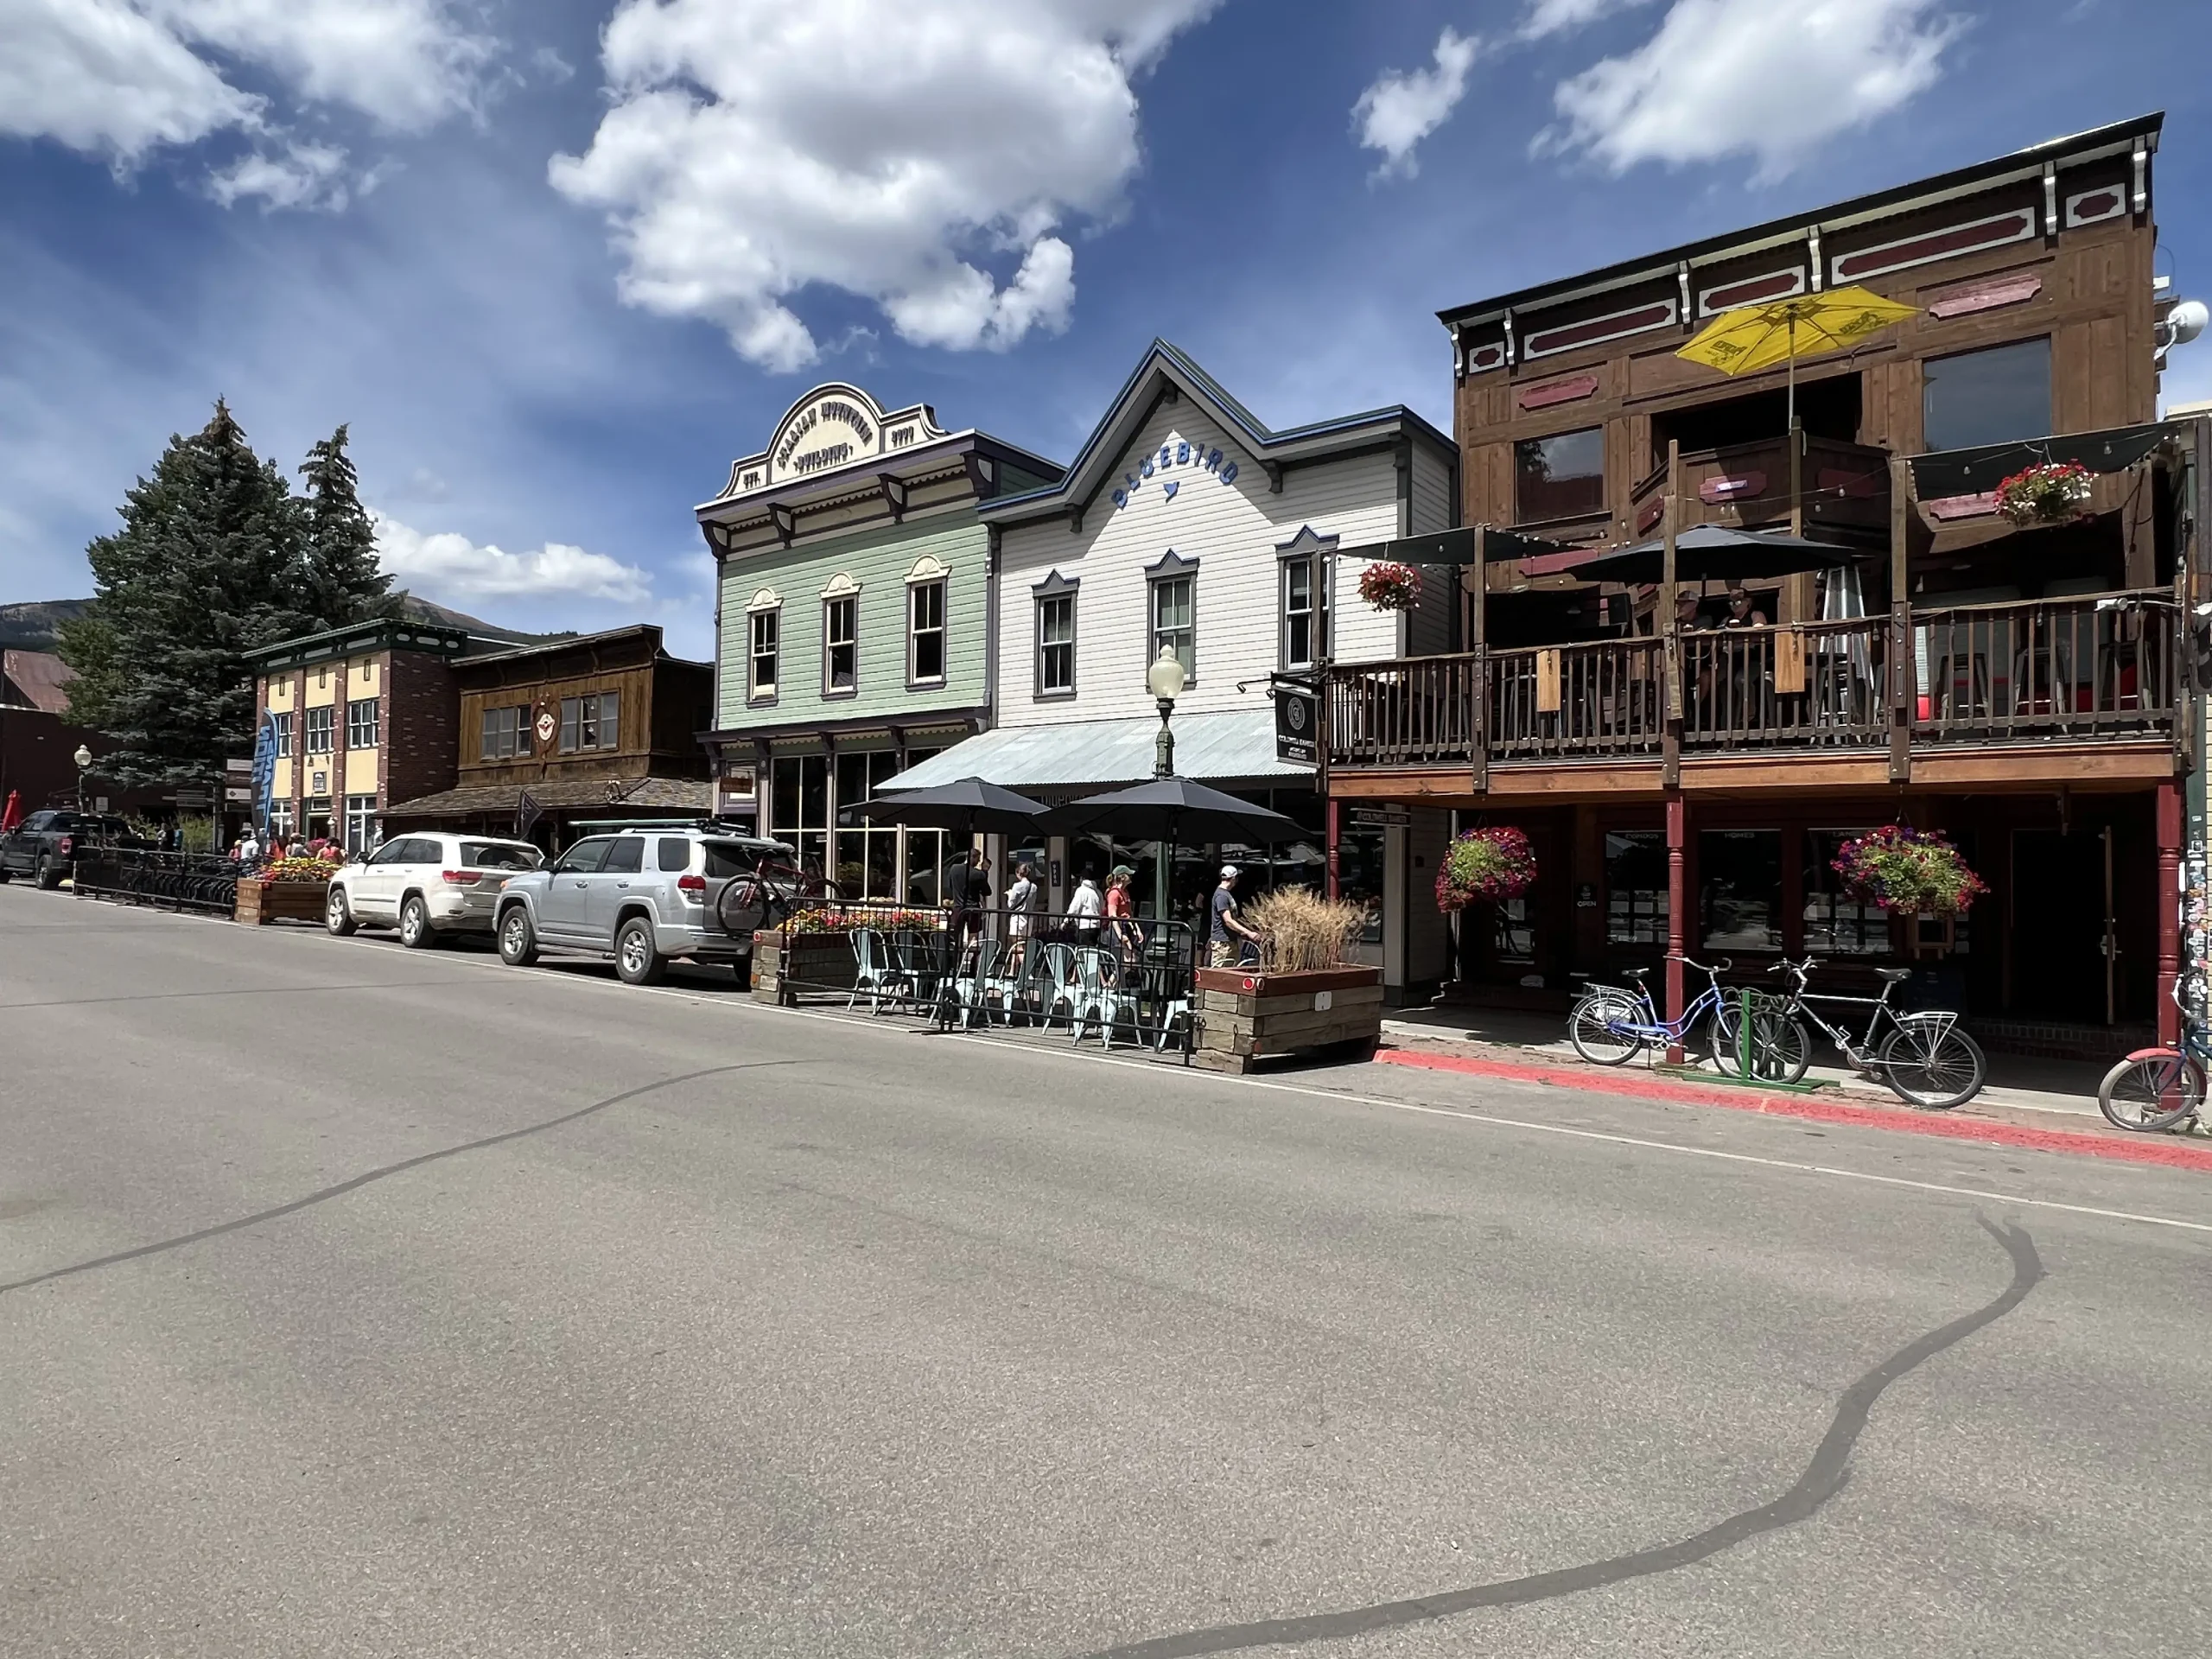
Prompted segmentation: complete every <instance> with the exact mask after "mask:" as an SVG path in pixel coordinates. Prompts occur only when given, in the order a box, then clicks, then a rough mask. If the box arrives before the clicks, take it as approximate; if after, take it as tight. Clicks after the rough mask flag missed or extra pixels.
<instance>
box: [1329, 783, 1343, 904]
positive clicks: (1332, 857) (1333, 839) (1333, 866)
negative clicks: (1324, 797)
mask: <svg viewBox="0 0 2212 1659" xmlns="http://www.w3.org/2000/svg"><path fill="white" fill-rule="evenodd" d="M1337 810H1338V809H1337V801H1336V798H1335V797H1334V796H1331V797H1330V798H1329V887H1328V892H1329V897H1330V898H1331V899H1337V898H1339V897H1341V896H1342V895H1341V894H1339V893H1338V891H1337V835H1338V818H1337Z"/></svg>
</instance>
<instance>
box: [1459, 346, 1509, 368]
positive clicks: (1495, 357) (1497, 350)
mask: <svg viewBox="0 0 2212 1659" xmlns="http://www.w3.org/2000/svg"><path fill="white" fill-rule="evenodd" d="M1504 366H1505V342H1504V341H1503V340H1492V341H1491V343H1490V344H1489V345H1487V346H1469V347H1468V348H1467V372H1468V373H1469V374H1481V373H1483V372H1485V371H1487V370H1491V369H1502V368H1503V367H1504Z"/></svg>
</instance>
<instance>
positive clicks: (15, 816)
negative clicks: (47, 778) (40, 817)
mask: <svg viewBox="0 0 2212 1659" xmlns="http://www.w3.org/2000/svg"><path fill="white" fill-rule="evenodd" d="M22 821H23V798H22V792H21V791H18V790H13V789H11V790H10V791H8V804H7V805H5V806H4V807H0V836H4V835H7V834H9V833H10V832H11V831H12V830H14V829H15V828H16V825H18V824H20V823H22Z"/></svg>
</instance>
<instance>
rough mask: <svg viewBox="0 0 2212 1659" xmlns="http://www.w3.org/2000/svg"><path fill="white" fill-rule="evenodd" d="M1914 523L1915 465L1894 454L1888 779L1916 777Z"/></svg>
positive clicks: (1900, 780) (1899, 781)
mask: <svg viewBox="0 0 2212 1659" xmlns="http://www.w3.org/2000/svg"><path fill="white" fill-rule="evenodd" d="M1911 522H1912V467H1911V465H1910V463H1909V462H1907V461H1906V460H1905V458H1904V456H1903V455H1892V456H1891V457H1890V672H1889V682H1890V699H1891V701H1890V781H1891V783H1893V784H1904V783H1910V782H1911V781H1912V724H1913V720H1914V717H1915V716H1916V715H1917V714H1918V712H1919V701H1920V686H1919V677H1918V675H1917V673H1916V671H1915V664H1914V662H1913V654H1912V590H1911V588H1910V586H1909V582H1910V573H1909V571H1908V570H1907V568H1906V566H1907V563H1908V561H1907V558H1906V551H1907V547H1908V540H1907V531H1908V529H1909V527H1910V524H1911Z"/></svg>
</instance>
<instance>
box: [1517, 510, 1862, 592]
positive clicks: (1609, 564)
mask: <svg viewBox="0 0 2212 1659" xmlns="http://www.w3.org/2000/svg"><path fill="white" fill-rule="evenodd" d="M1853 556H1854V554H1853V550H1852V549H1850V548H1847V547H1839V546H1837V545H1836V544H1835V543H1833V542H1813V541H1808V540H1806V539H1805V538H1804V537H1802V536H1789V535H1785V534H1783V532H1782V531H1769V530H1731V529H1730V528H1729V527H1728V526H1727V525H1726V524H1698V525H1694V526H1693V527H1692V528H1690V529H1688V530H1686V531H1682V532H1681V534H1680V535H1678V536H1676V537H1675V581H1677V582H1750V581H1755V580H1757V579H1758V578H1759V577H1761V576H1793V575H1797V574H1798V573H1799V572H1801V571H1805V570H1826V569H1830V568H1832V567H1833V566H1835V565H1839V564H1848V563H1851V561H1852V559H1853ZM1666 557H1667V544H1666V543H1665V541H1664V540H1663V539H1658V538H1655V539H1653V540H1651V541H1648V542H1637V543H1635V544H1634V545H1632V546H1630V547H1617V548H1611V549H1608V550H1605V551H1603V552H1598V553H1592V555H1591V556H1589V557H1588V558H1586V559H1580V560H1576V561H1574V562H1573V563H1569V562H1568V561H1567V559H1565V558H1563V557H1561V556H1558V555H1556V554H1554V555H1553V556H1551V557H1550V558H1549V559H1548V560H1547V561H1546V564H1547V568H1557V569H1560V570H1562V571H1563V572H1564V573H1565V574H1567V575H1572V576H1580V578H1582V580H1583V581H1585V582H1658V581H1661V580H1662V579H1663V578H1664V576H1665V575H1666Z"/></svg>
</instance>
